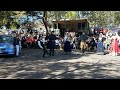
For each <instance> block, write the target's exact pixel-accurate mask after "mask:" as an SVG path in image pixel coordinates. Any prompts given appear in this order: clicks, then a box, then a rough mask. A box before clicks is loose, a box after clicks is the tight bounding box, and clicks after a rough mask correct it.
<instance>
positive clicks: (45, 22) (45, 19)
mask: <svg viewBox="0 0 120 90" xmlns="http://www.w3.org/2000/svg"><path fill="white" fill-rule="evenodd" d="M42 20H43V23H44V25H45V29H46V35H48V28H47V11H44V13H43V19H42Z"/></svg>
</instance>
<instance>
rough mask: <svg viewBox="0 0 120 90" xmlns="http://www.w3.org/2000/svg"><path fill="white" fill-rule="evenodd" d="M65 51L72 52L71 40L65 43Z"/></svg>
mask: <svg viewBox="0 0 120 90" xmlns="http://www.w3.org/2000/svg"><path fill="white" fill-rule="evenodd" d="M64 52H71V45H70V42H69V41H66V42H65V43H64Z"/></svg>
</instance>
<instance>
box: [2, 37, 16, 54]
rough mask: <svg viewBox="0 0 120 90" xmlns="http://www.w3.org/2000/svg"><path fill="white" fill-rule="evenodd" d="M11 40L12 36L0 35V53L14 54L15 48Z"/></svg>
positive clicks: (12, 39)
mask: <svg viewBox="0 0 120 90" xmlns="http://www.w3.org/2000/svg"><path fill="white" fill-rule="evenodd" d="M13 42H14V37H13V36H10V35H0V55H16V50H15V47H14V45H13Z"/></svg>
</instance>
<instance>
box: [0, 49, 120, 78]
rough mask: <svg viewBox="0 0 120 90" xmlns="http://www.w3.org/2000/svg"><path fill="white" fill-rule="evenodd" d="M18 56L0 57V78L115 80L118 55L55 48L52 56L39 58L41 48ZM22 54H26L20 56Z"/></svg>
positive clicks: (119, 62)
mask: <svg viewBox="0 0 120 90" xmlns="http://www.w3.org/2000/svg"><path fill="white" fill-rule="evenodd" d="M26 52H27V51H25V52H23V53H22V54H21V56H20V57H14V58H13V57H10V58H1V59H0V78H1V79H3V78H4V79H119V78H120V71H119V69H120V61H119V58H120V57H119V56H118V57H111V56H109V55H96V54H95V53H94V52H93V53H92V52H91V53H90V52H87V53H85V54H84V55H81V53H80V52H79V51H73V52H72V53H71V54H70V55H63V52H61V51H56V55H55V56H46V57H45V58H42V51H41V50H28V52H29V53H26ZM24 53H26V54H25V55H24Z"/></svg>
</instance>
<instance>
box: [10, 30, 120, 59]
mask: <svg viewBox="0 0 120 90" xmlns="http://www.w3.org/2000/svg"><path fill="white" fill-rule="evenodd" d="M9 34H11V35H13V36H15V37H16V38H15V43H14V45H16V51H17V52H16V55H17V56H19V52H20V50H21V49H24V48H28V49H29V48H39V49H42V50H43V57H45V55H46V54H48V55H50V56H51V55H52V56H54V55H55V49H60V50H63V51H64V54H65V55H67V54H70V52H71V51H72V50H73V49H80V50H81V51H82V54H84V53H85V51H95V52H97V54H103V55H104V54H105V52H104V51H105V50H109V53H110V55H114V56H116V55H118V54H119V52H120V49H119V37H118V36H117V34H116V33H115V32H114V33H112V34H111V35H110V34H103V33H98V34H90V35H87V34H86V33H85V32H81V33H80V34H77V35H74V36H72V35H71V33H70V32H65V34H64V37H60V36H59V35H56V34H55V33H54V31H52V32H50V33H48V34H47V35H44V34H42V33H40V32H37V31H35V32H31V31H28V32H24V31H23V30H21V31H20V32H13V33H9ZM48 49H49V51H48Z"/></svg>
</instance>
